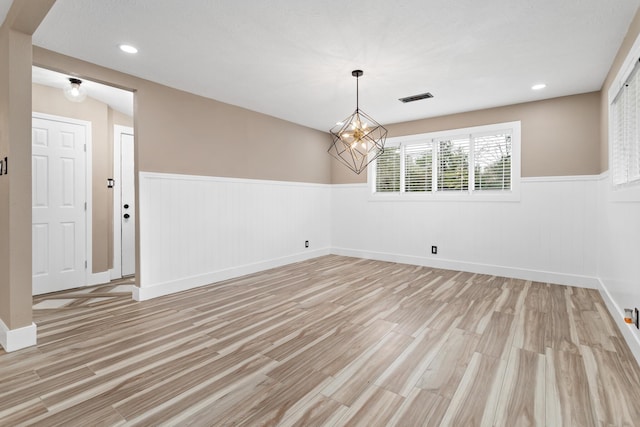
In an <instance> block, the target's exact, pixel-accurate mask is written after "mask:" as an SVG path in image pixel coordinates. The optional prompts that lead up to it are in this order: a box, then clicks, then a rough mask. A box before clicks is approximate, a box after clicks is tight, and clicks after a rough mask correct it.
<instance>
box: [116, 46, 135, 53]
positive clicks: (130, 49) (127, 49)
mask: <svg viewBox="0 0 640 427" xmlns="http://www.w3.org/2000/svg"><path fill="white" fill-rule="evenodd" d="M120 50H121V51H123V52H127V53H138V49H136V48H135V47H133V46H131V45H129V44H121V45H120Z"/></svg>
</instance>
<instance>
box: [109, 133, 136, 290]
mask: <svg viewBox="0 0 640 427" xmlns="http://www.w3.org/2000/svg"><path fill="white" fill-rule="evenodd" d="M133 144H134V137H133V129H132V128H130V127H126V126H120V125H116V126H114V141H113V156H114V157H113V169H114V170H113V175H114V178H115V184H114V188H113V268H112V270H111V279H119V278H121V277H122V276H128V275H132V274H135V214H136V209H135V183H134V180H135V172H134V170H135V169H134V145H133ZM124 205H127V206H128V207H127V208H125V207H124ZM125 214H127V215H129V218H124V216H125Z"/></svg>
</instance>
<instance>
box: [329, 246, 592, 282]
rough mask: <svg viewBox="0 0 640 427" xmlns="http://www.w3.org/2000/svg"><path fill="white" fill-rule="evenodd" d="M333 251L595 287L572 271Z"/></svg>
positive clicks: (377, 258) (353, 250)
mask: <svg viewBox="0 0 640 427" xmlns="http://www.w3.org/2000/svg"><path fill="white" fill-rule="evenodd" d="M331 253H332V254H335V255H343V256H351V257H356V258H366V259H375V260H378V261H388V262H398V263H401V264H411V265H422V266H425V267H431V268H442V269H445V270H456V271H466V272H469V273H478V274H489V275H492V276H501V277H511V278H514V279H523V280H532V281H536V282H543V283H553V284H557V285H567V286H576V287H580V288H589V289H598V288H599V283H598V279H597V278H596V277H590V276H580V275H575V274H564V273H554V272H550V271H540V270H529V269H524V268H513V267H504V266H500V265H491V264H480V263H473V262H464V261H455V260H449V259H441V258H439V259H435V258H429V257H417V256H412V255H398V254H392V253H386V252H373V251H362V250H358V249H347V248H332V249H331Z"/></svg>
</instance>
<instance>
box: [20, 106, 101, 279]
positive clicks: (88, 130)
mask: <svg viewBox="0 0 640 427" xmlns="http://www.w3.org/2000/svg"><path fill="white" fill-rule="evenodd" d="M31 117H32V118H34V117H35V118H38V119H44V120H52V121H58V122H62V123H71V124H75V125H80V126H84V128H85V145H86V147H87V148H86V151H85V153H84V156H85V161H84V165H85V168H84V170H85V202H86V204H87V209H86V211H85V220H84V222H85V245H86V246H85V260H86V262H87V267H86V268H85V272H84V283H85V286H86V284H87V283H88V282H89V275H90V274H91V272H92V271H93V139H92V138H93V129H92V124H91V122H89V121H86V120H79V119H73V118H70V117H64V116H56V115H53V114H46V113H39V112H36V111H33V112H32V113H31ZM32 256H33V254H32Z"/></svg>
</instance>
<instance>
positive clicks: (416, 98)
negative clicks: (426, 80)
mask: <svg viewBox="0 0 640 427" xmlns="http://www.w3.org/2000/svg"><path fill="white" fill-rule="evenodd" d="M428 98H433V95H432V94H431V92H426V93H421V94H420V95H412V96H407V97H405V98H400V101H402V102H404V103H405V104H406V103H407V102H413V101H420V100H421V99H428Z"/></svg>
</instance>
